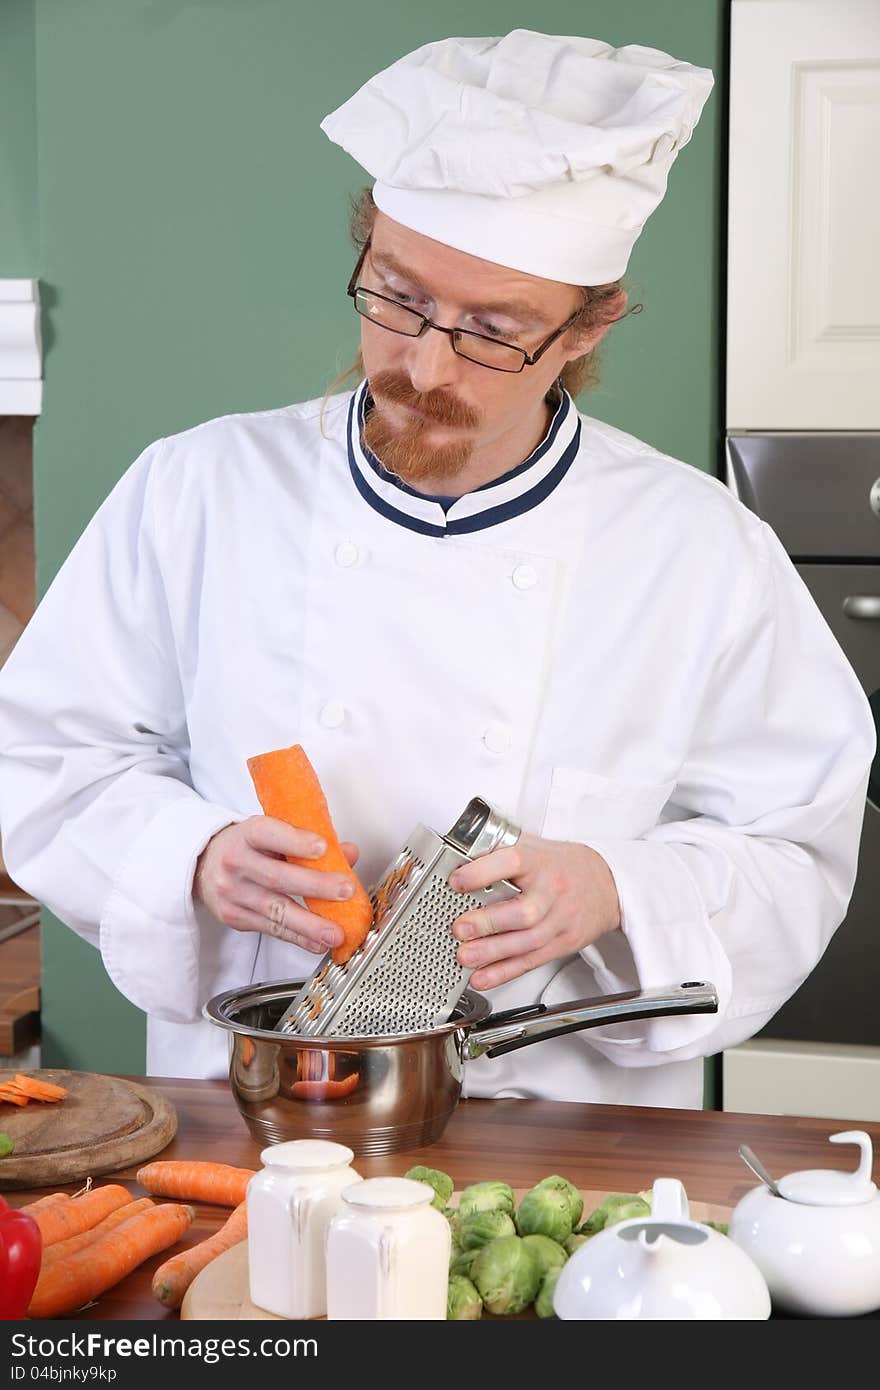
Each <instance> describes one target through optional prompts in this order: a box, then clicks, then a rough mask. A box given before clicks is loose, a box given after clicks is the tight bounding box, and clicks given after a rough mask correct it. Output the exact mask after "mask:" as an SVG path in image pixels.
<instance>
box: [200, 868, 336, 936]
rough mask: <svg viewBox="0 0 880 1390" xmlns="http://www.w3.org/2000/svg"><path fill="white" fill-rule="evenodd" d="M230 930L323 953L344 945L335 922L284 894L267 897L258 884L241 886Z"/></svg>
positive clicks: (229, 916)
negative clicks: (261, 935) (260, 934)
mask: <svg viewBox="0 0 880 1390" xmlns="http://www.w3.org/2000/svg"><path fill="white" fill-rule="evenodd" d="M226 923H227V926H230V927H233V928H235V929H236V930H237V931H259V932H263V933H264V934H265V935H267V936H274V937H277V938H278V939H279V940H280V941H288V942H290V943H291V944H292V945H294V946H301V947H303V949H304V950H306V951H316V952H320V953H323V952H324V951H327V950H330V949H331V948H332V947H333V946H338V945H339V944H340V942H341V941H342V930H341V928H340V927H338V926H336V924H335V923H334V922H328V921H326V920H325V919H324V918H323V917H318V916H317V915H316V914H315V913H313V912H309V911H308V909H307V908H304V907H302V906H301V905H300V904H299V903H295V902H292V901H291V899H290V898H287V897H284V896H283V895H281V894H271V893H266V892H265V891H263V890H262V889H260V888H258V887H257V886H256V885H255V884H249V883H242V884H241V885H240V886H239V889H238V892H237V893H236V895H235V901H234V902H233V903H231V904H230V907H229V908H228V910H227V915H226Z"/></svg>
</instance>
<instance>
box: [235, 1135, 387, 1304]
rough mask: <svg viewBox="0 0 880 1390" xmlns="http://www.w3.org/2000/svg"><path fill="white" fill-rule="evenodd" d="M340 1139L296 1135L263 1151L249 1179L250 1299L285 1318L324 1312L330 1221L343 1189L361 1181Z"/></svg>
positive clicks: (349, 1150)
mask: <svg viewBox="0 0 880 1390" xmlns="http://www.w3.org/2000/svg"><path fill="white" fill-rule="evenodd" d="M353 1158H354V1154H353V1153H352V1151H351V1149H348V1148H346V1147H345V1145H344V1144H331V1143H328V1142H326V1141H324V1140H321V1139H294V1140H291V1142H290V1143H287V1144H272V1145H271V1146H270V1147H269V1148H268V1149H264V1150H263V1152H262V1153H261V1154H260V1160H261V1162H262V1163H263V1165H264V1166H263V1168H262V1169H261V1171H260V1172H258V1173H257V1174H256V1176H255V1177H253V1178H251V1180H250V1182H249V1183H248V1187H247V1218H248V1270H249V1283H250V1298H251V1302H252V1303H255V1304H256V1305H257V1307H258V1308H265V1310H266V1311H267V1312H269V1313H277V1314H279V1316H280V1317H283V1318H318V1317H323V1316H324V1315H325V1313H326V1312H327V1280H326V1267H325V1243H326V1235H327V1227H328V1225H329V1223H330V1220H331V1218H332V1217H333V1215H334V1213H335V1212H336V1211H337V1210H338V1209H339V1207H340V1205H341V1203H342V1192H343V1191H344V1190H346V1189H349V1190H350V1189H351V1188H352V1185H354V1186H358V1185H359V1184H360V1182H361V1181H362V1180H361V1177H360V1174H359V1173H357V1172H355V1170H354V1168H352V1167H351V1160H352V1159H353Z"/></svg>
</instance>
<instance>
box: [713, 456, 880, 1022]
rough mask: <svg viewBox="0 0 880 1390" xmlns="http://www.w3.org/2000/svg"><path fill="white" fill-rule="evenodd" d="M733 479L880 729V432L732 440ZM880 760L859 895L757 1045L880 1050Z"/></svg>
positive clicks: (868, 812) (870, 800)
mask: <svg viewBox="0 0 880 1390" xmlns="http://www.w3.org/2000/svg"><path fill="white" fill-rule="evenodd" d="M727 451H728V478H727V481H728V484H729V485H730V487H731V488H732V489H733V491H734V492H735V493H736V494H737V496H738V497H739V498H740V500H741V501H742V502H744V503H745V504H746V506H748V507H750V508H751V509H752V511H754V512H756V513H757V515H758V516H760V517H762V518H763V520H764V521H766V522H767V523H768V524H769V525H770V526H772V528H773V530H774V531H775V532H776V534H777V535H778V536H779V538H780V540H781V541H782V543H783V545H784V546H785V548H786V550H787V551H788V554H789V555H790V556H791V558H792V560H793V561H794V563H795V566H796V568H797V570H798V572H799V573H800V575H801V577H802V579H803V580H804V582H805V583H806V585H807V587H808V589H809V590H810V592H811V594H812V596H813V598H814V599H815V601H816V604H817V605H818V607H819V609H820V611H821V613H822V615H823V617H824V618H825V621H826V622H827V623H828V626H829V627H830V628H831V631H832V632H833V633H834V635H835V637H836V638H837V640H838V642H839V643H840V646H841V647H842V649H843V651H844V653H845V655H846V657H847V659H848V660H849V662H850V664H851V665H852V667H853V669H854V670H855V672H856V675H857V676H858V678H859V680H860V681H861V683H862V685H863V687H864V690H865V692H866V694H867V696H868V698H869V700H870V703H871V709H872V711H873V714H874V722H875V724H877V725H878V726H880V434H878V433H858V432H852V433H833V434H831V433H828V434H822V433H811V434H795V433H788V432H786V433H784V434H754V433H742V434H737V433H731V434H729V435H728V437H727ZM878 979H880V754H878V756H877V757H876V758H875V759H874V764H873V767H872V769H871V779H870V784H869V788H868V804H867V807H866V810H865V824H864V830H863V833H862V841H861V849H860V855H859V870H858V876H857V879H856V886H855V891H854V893H853V897H852V901H851V903H850V906H849V910H848V912H847V915H846V918H845V920H844V922H843V923H842V925H841V926H840V927H839V928H838V930H837V932H836V933H835V935H834V937H833V938H832V941H831V944H830V946H829V947H828V950H827V951H826V952H825V955H824V956H823V957H822V960H821V961H820V962H819V964H818V966H817V967H816V969H815V970H814V971H813V972H812V974H811V975H810V976H809V978H808V979H807V980H806V981H805V982H804V984H803V985H802V986H801V988H800V989H799V990H798V991H797V992H796V994H795V995H794V996H793V997H792V998H791V999H790V1000H789V1001H788V1003H787V1004H785V1005H784V1006H783V1008H781V1009H780V1010H779V1012H778V1013H777V1014H776V1015H775V1016H774V1018H773V1019H771V1021H770V1023H768V1024H767V1026H766V1028H765V1029H764V1030H763V1032H762V1033H761V1034H760V1035H759V1037H761V1038H778V1039H783V1038H784V1039H791V1040H797V1041H804V1042H815V1043H829V1044H860V1045H868V1046H873V1047H880V1009H878V1007H877V981H878Z"/></svg>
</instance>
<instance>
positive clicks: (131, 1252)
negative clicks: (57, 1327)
mask: <svg viewBox="0 0 880 1390" xmlns="http://www.w3.org/2000/svg"><path fill="white" fill-rule="evenodd" d="M99 1190H100V1189H99ZM195 1214H196V1209H195V1207H190V1206H181V1205H179V1204H178V1203H175V1202H163V1203H162V1204H161V1205H160V1206H154V1207H152V1208H151V1209H150V1210H149V1211H140V1212H138V1213H137V1214H136V1215H135V1216H132V1217H131V1218H130V1219H129V1220H128V1221H123V1222H122V1224H121V1225H119V1226H117V1227H116V1229H115V1230H112V1231H108V1232H107V1233H106V1235H103V1236H99V1237H98V1239H97V1240H93V1241H90V1242H89V1244H88V1245H86V1246H84V1247H83V1249H82V1250H77V1251H76V1252H75V1253H74V1254H72V1255H69V1256H68V1257H67V1258H66V1259H62V1260H53V1261H52V1262H51V1264H48V1265H47V1266H46V1268H45V1269H44V1270H41V1272H40V1277H39V1279H38V1280H37V1287H36V1288H35V1290H34V1295H33V1298H32V1299H31V1301H30V1304H29V1306H28V1316H29V1317H31V1318H57V1317H60V1316H61V1315H62V1314H63V1313H72V1312H75V1310H76V1309H77V1308H81V1307H82V1306H83V1304H84V1303H89V1302H90V1301H91V1299H93V1298H97V1297H98V1295H99V1294H102V1293H105V1292H106V1290H107V1289H111V1288H113V1286H114V1284H118V1283H119V1281H120V1279H124V1278H125V1276H126V1274H130V1273H131V1271H132V1270H133V1269H137V1267H138V1265H140V1264H143V1262H144V1260H147V1259H149V1257H150V1256H151V1255H155V1254H157V1253H158V1252H159V1251H160V1250H167V1248H168V1246H169V1245H174V1243H175V1242H176V1241H178V1240H180V1237H181V1236H182V1235H183V1233H184V1231H186V1230H187V1228H188V1227H189V1226H191V1225H192V1222H193V1220H194V1219H195Z"/></svg>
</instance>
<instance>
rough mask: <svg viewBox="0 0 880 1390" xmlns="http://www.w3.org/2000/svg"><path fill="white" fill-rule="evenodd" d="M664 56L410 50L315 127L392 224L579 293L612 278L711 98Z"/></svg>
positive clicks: (692, 73) (524, 48) (530, 40)
mask: <svg viewBox="0 0 880 1390" xmlns="http://www.w3.org/2000/svg"><path fill="white" fill-rule="evenodd" d="M712 84H713V77H712V73H711V72H710V71H709V70H708V69H707V68H697V67H692V66H691V64H690V63H683V62H679V61H678V60H677V59H676V58H671V57H670V56H669V54H667V53H661V52H659V50H657V49H655V48H641V47H639V46H637V45H629V46H627V47H626V48H611V47H610V46H609V45H608V44H605V43H600V42H599V41H598V40H596V39H585V38H565V37H559V36H556V35H552V34H537V33H534V32H532V31H531V30H529V29H514V30H513V32H512V33H510V34H507V35H505V37H503V38H458V39H443V40H442V41H440V42H439V43H429V44H425V45H424V46H423V47H422V48H417V49H416V50H415V51H414V52H413V53H408V54H407V55H406V56H405V57H404V58H400V59H399V60H398V61H397V62H396V63H392V65H391V66H390V67H388V68H385V69H384V70H383V71H382V72H380V73H377V75H376V76H375V77H372V78H370V80H369V81H368V82H366V83H365V84H364V86H363V87H361V88H360V89H359V91H357V92H355V94H354V96H353V97H351V98H350V99H349V100H348V101H346V102H345V103H344V104H343V105H342V106H340V107H339V108H338V109H337V110H336V111H333V112H331V114H330V115H329V116H326V117H325V119H324V120H323V121H322V122H321V129H322V130H323V131H324V132H325V133H326V134H327V135H328V136H329V138H330V139H331V140H333V141H334V142H335V143H336V144H337V145H341V146H342V148H343V149H345V150H347V151H348V153H349V154H350V155H352V156H353V158H354V159H356V160H357V161H358V163H359V164H361V165H362V166H363V167H364V168H365V169H366V170H367V172H368V173H370V174H372V176H373V178H374V179H375V180H376V183H375V186H374V188H373V197H374V199H375V201H376V204H377V206H378V207H379V208H380V209H381V210H382V211H383V212H384V213H386V214H387V215H388V216H389V217H390V218H392V219H393V220H394V221H395V222H400V223H402V224H403V225H404V226H405V227H410V228H411V229H412V230H414V231H416V232H421V233H422V234H423V235H424V236H428V237H432V238H433V239H434V240H435V241H442V242H444V243H445V244H446V245H448V246H453V247H455V248H456V249H457V250H459V251H468V252H470V253H471V254H472V255H474V256H480V257H482V258H483V259H484V260H489V261H494V262H496V263H497V264H499V265H503V266H508V267H510V268H511V269H513V270H522V271H526V272H527V273H529V274H531V275H538V276H542V277H543V278H545V279H549V280H561V281H563V282H564V283H566V284H572V285H601V284H607V283H609V282H610V281H612V280H617V279H618V278H619V277H620V276H621V275H622V274H623V272H624V271H625V269H626V266H627V261H628V260H629V254H630V252H631V250H632V248H633V245H634V243H635V241H636V238H637V237H638V235H639V233H640V232H641V230H642V227H643V225H644V223H645V221H646V220H647V218H648V217H649V216H650V214H651V213H652V212H653V211H654V209H655V208H656V207H657V205H658V203H659V202H660V200H661V199H662V197H663V195H664V193H665V192H666V180H667V176H668V174H669V170H670V167H671V165H672V162H673V160H674V159H675V156H676V155H677V153H678V151H679V150H680V149H681V148H682V146H683V145H686V144H687V142H688V140H689V139H690V138H691V135H692V133H693V130H694V127H695V125H696V123H697V121H698V120H699V117H700V112H701V111H702V109H703V105H704V103H705V101H706V99H707V97H708V96H709V93H710V91H711V90H712Z"/></svg>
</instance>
